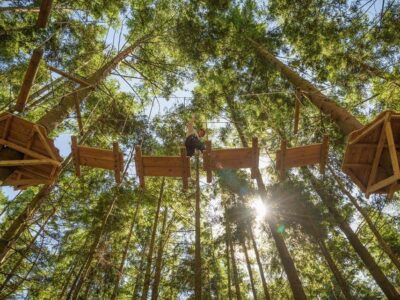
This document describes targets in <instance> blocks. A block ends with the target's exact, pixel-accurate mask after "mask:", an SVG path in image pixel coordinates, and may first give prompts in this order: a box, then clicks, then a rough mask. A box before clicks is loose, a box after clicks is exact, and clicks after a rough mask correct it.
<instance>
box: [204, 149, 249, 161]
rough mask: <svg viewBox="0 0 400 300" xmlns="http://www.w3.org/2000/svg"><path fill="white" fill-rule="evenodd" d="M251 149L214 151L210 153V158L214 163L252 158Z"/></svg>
mask: <svg viewBox="0 0 400 300" xmlns="http://www.w3.org/2000/svg"><path fill="white" fill-rule="evenodd" d="M252 156H253V151H252V149H251V148H233V149H216V150H212V151H211V152H210V157H211V159H212V160H215V161H224V160H231V159H237V158H238V157H241V158H243V157H246V158H250V159H251V158H252Z"/></svg>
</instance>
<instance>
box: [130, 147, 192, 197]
mask: <svg viewBox="0 0 400 300" xmlns="http://www.w3.org/2000/svg"><path fill="white" fill-rule="evenodd" d="M135 164H136V174H137V176H138V177H139V182H140V186H141V187H142V188H144V187H145V180H144V178H145V176H154V177H164V176H165V177H182V182H183V189H184V190H186V189H187V188H188V186H189V178H190V162H189V157H188V156H187V155H186V148H184V147H182V148H181V156H144V155H142V148H141V147H140V146H136V153H135Z"/></svg>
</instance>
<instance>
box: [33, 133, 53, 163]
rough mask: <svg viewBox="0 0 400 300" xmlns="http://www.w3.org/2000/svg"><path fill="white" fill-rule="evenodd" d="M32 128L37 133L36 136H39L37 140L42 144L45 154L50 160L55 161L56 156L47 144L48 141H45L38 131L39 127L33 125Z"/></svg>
mask: <svg viewBox="0 0 400 300" xmlns="http://www.w3.org/2000/svg"><path fill="white" fill-rule="evenodd" d="M33 128H34V130H35V131H36V132H37V134H38V135H39V139H40V141H41V142H42V144H43V146H44V148H45V149H46V151H47V154H48V155H49V156H50V157H51V158H52V159H54V160H57V157H56V155H55V154H54V152H53V149H51V147H50V145H49V143H48V141H47V138H46V137H45V136H44V134H43V132H42V131H41V130H40V128H39V126H38V125H34V126H33Z"/></svg>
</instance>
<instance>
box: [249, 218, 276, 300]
mask: <svg viewBox="0 0 400 300" xmlns="http://www.w3.org/2000/svg"><path fill="white" fill-rule="evenodd" d="M248 228H249V235H250V239H251V242H252V244H253V249H254V253H255V255H256V260H257V265H258V270H259V272H260V277H261V282H262V286H263V291H264V299H265V300H269V299H271V297H270V295H269V291H268V286H267V281H266V279H265V274H264V270H263V266H262V263H261V259H260V254H259V252H258V247H257V243H256V239H255V238H254V234H253V229H252V228H251V224H250V223H249V224H248Z"/></svg>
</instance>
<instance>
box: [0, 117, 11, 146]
mask: <svg viewBox="0 0 400 300" xmlns="http://www.w3.org/2000/svg"><path fill="white" fill-rule="evenodd" d="M12 120H13V115H11V114H10V115H8V116H7V118H6V124H5V126H4V130H3V135H2V137H3V139H5V140H6V139H7V137H8V132H9V130H10V125H11V122H12Z"/></svg>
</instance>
